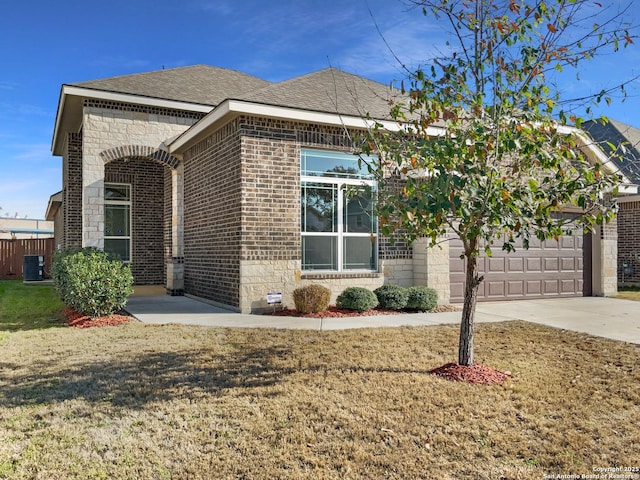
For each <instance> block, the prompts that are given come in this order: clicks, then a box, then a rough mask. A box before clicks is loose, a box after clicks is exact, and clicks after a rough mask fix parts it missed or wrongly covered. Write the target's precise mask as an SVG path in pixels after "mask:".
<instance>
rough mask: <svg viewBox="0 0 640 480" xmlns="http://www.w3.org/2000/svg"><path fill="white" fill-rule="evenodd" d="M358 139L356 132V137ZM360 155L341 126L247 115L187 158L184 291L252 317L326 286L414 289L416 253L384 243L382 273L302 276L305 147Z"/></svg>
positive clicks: (336, 291) (335, 288) (334, 291)
mask: <svg viewBox="0 0 640 480" xmlns="http://www.w3.org/2000/svg"><path fill="white" fill-rule="evenodd" d="M351 133H353V132H351ZM303 148H317V149H325V150H326V149H334V150H338V151H349V150H350V149H352V148H353V147H352V143H351V136H350V135H347V134H345V132H344V130H343V129H342V128H340V127H323V126H319V125H311V124H306V123H298V122H291V121H285V120H276V119H267V118H256V117H251V116H240V117H238V118H237V119H235V120H233V121H232V122H230V123H228V124H227V125H225V126H224V127H222V128H221V129H219V130H218V131H216V132H215V133H213V134H212V135H211V136H209V137H207V138H206V139H204V140H202V141H201V142H199V143H198V144H196V145H195V146H193V147H191V148H189V149H188V150H187V151H186V152H185V153H184V156H183V159H184V189H185V190H184V202H185V204H184V206H185V209H184V210H185V213H184V218H185V221H184V239H185V240H184V241H185V292H186V293H188V294H192V295H195V296H198V297H202V298H205V299H208V300H210V301H212V302H214V303H220V304H225V305H229V306H232V307H234V308H235V309H237V310H240V311H243V312H250V311H260V310H262V309H264V308H266V307H267V304H266V295H267V293H268V292H271V291H281V292H282V293H283V301H284V303H286V304H288V305H292V303H293V302H292V294H293V290H294V289H295V288H297V287H300V286H303V285H306V284H309V283H319V284H323V285H325V286H327V287H328V288H330V289H331V291H332V299H333V300H335V297H336V296H337V295H338V294H339V293H340V292H341V291H342V290H343V289H344V288H346V287H348V286H353V285H360V286H365V287H368V288H376V287H378V286H380V285H382V284H383V283H385V282H387V283H388V282H392V283H399V284H403V285H407V286H408V285H413V284H414V273H413V261H412V250H411V247H409V246H407V245H406V244H404V243H396V244H395V245H392V244H391V243H390V242H389V241H388V240H387V239H384V238H383V239H380V241H379V245H380V251H379V261H380V266H379V272H372V273H340V274H333V273H329V274H327V273H316V272H303V271H302V270H301V236H300V151H301V149H303Z"/></svg>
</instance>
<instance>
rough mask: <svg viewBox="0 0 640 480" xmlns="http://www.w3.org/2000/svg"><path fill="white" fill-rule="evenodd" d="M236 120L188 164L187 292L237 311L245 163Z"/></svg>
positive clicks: (192, 152)
mask: <svg viewBox="0 0 640 480" xmlns="http://www.w3.org/2000/svg"><path fill="white" fill-rule="evenodd" d="M240 152H241V145H240V136H239V134H238V123H237V121H233V122H231V123H229V124H227V125H226V126H224V127H223V128H222V129H220V130H218V131H217V132H215V133H214V134H212V135H211V136H209V137H207V138H206V139H204V140H203V141H201V142H199V143H198V144H196V145H195V146H194V147H192V148H191V149H189V150H188V151H187V152H186V153H185V154H184V156H183V161H184V288H185V292H186V293H189V294H192V295H195V296H198V297H202V298H205V299H208V300H211V301H214V302H218V303H221V304H224V305H229V306H232V307H236V308H238V306H239V289H240V255H241V246H240V238H241V235H242V230H241V203H242V193H241V183H240V178H241V174H242V172H241V165H240Z"/></svg>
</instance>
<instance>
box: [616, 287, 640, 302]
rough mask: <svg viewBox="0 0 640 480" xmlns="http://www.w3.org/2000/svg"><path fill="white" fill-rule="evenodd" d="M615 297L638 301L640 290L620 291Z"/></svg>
mask: <svg viewBox="0 0 640 480" xmlns="http://www.w3.org/2000/svg"><path fill="white" fill-rule="evenodd" d="M615 298H623V299H625V300H635V301H636V302H640V290H622V291H618V294H617V295H616V297H615Z"/></svg>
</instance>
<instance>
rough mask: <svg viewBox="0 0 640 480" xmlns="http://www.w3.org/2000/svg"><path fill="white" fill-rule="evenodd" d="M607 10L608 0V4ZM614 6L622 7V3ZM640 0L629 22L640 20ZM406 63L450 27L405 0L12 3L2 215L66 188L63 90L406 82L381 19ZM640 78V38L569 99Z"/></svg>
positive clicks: (583, 80)
mask: <svg viewBox="0 0 640 480" xmlns="http://www.w3.org/2000/svg"><path fill="white" fill-rule="evenodd" d="M601 3H603V4H605V5H609V4H610V3H612V2H611V0H601ZM613 3H617V1H614V2H613ZM639 4H640V2H635V5H634V6H632V9H631V11H629V12H628V15H627V19H628V20H629V21H630V22H631V23H634V24H638V23H640V5H639ZM369 10H371V12H372V14H373V17H374V18H375V20H376V22H377V23H378V25H379V28H380V30H381V32H382V33H383V35H384V37H385V39H386V40H387V42H388V43H389V44H390V46H391V47H392V48H393V49H394V51H395V53H396V54H397V55H398V56H399V57H400V58H401V59H402V61H403V62H404V63H405V64H407V65H409V66H414V65H417V64H419V63H421V62H422V63H424V62H425V61H426V60H428V59H429V58H430V57H432V56H433V55H434V52H436V51H438V50H440V51H442V50H444V49H445V40H446V37H445V35H444V33H443V32H444V31H443V28H442V25H441V24H438V22H434V21H432V20H427V19H425V17H423V16H422V14H421V13H420V12H419V11H416V10H409V9H408V7H407V6H406V4H404V3H402V1H401V0H368V1H367V0H331V1H329V0H266V1H265V0H241V1H238V0H110V1H108V2H102V1H100V2H98V1H91V0H88V1H87V0H82V1H79V0H57V1H51V0H21V1H18V2H5V3H4V4H3V6H2V17H1V18H2V22H1V24H0V25H1V27H0V45H1V47H0V65H1V67H0V207H1V208H2V210H0V216H5V215H6V214H10V215H11V216H14V215H15V214H16V213H18V214H19V216H20V217H24V216H25V215H26V216H28V217H29V218H43V217H44V215H45V211H46V206H47V202H48V199H49V196H50V195H51V194H52V193H55V192H57V191H58V190H60V188H61V163H62V162H61V159H60V158H59V157H53V156H52V155H51V136H52V133H53V126H54V121H55V115H56V108H57V103H58V97H59V94H60V86H61V85H62V84H63V83H74V82H80V81H85V80H93V79H98V78H105V77H111V76H116V75H126V74H130V73H138V72H144V71H151V70H158V69H161V68H162V67H163V66H164V67H165V68H171V67H179V66H186V65H194V64H208V65H215V66H220V67H225V68H231V69H236V70H240V71H242V72H245V73H249V74H252V75H255V76H258V77H261V78H264V79H266V80H271V81H279V80H284V79H287V78H291V77H295V76H297V75H302V74H305V73H309V72H311V71H315V70H320V69H323V68H326V67H328V66H334V67H338V68H342V69H344V70H347V71H349V72H351V73H355V74H358V75H362V76H365V77H367V78H370V79H373V80H377V81H380V82H383V83H389V82H391V81H392V80H398V79H400V78H402V74H401V72H400V70H399V68H398V65H397V62H396V61H395V60H394V59H393V58H392V56H391V55H390V53H389V51H388V50H387V48H386V47H385V45H384V43H383V41H382V39H381V38H380V36H379V34H378V33H377V32H376V29H375V26H374V23H373V20H372V17H371V16H370V14H369ZM639 73H640V42H638V45H634V46H632V47H630V48H627V49H626V50H624V51H622V52H621V53H618V54H615V55H607V56H604V57H601V58H599V59H596V60H595V61H594V62H591V63H590V64H589V66H588V68H582V69H581V71H580V81H577V80H576V78H575V72H567V73H566V75H565V76H564V77H563V78H562V80H561V85H562V88H563V90H564V91H566V92H567V94H568V95H570V96H575V95H581V94H583V93H585V92H586V93H593V92H596V91H599V90H600V89H602V88H605V87H610V86H614V85H616V84H618V83H620V82H622V81H624V80H626V79H629V78H631V77H633V76H634V75H637V74H639ZM628 92H629V98H627V100H626V101H625V102H624V103H622V104H620V103H619V102H616V101H615V100H614V103H613V105H612V106H611V107H608V108H603V109H601V110H598V112H597V113H598V114H604V115H607V116H609V117H611V118H615V119H617V120H620V121H622V122H625V123H628V124H631V125H634V126H636V127H640V81H639V82H636V83H634V84H632V85H630V86H629V87H628Z"/></svg>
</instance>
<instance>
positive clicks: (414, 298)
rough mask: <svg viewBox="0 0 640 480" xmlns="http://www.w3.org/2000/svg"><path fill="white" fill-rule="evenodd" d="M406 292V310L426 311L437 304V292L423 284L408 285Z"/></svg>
mask: <svg viewBox="0 0 640 480" xmlns="http://www.w3.org/2000/svg"><path fill="white" fill-rule="evenodd" d="M407 293H408V294H409V298H407V310H418V311H420V312H428V311H429V310H433V307H435V306H436V305H437V304H438V292H436V291H435V290H434V289H433V288H429V287H424V286H417V287H409V288H408V289H407Z"/></svg>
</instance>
